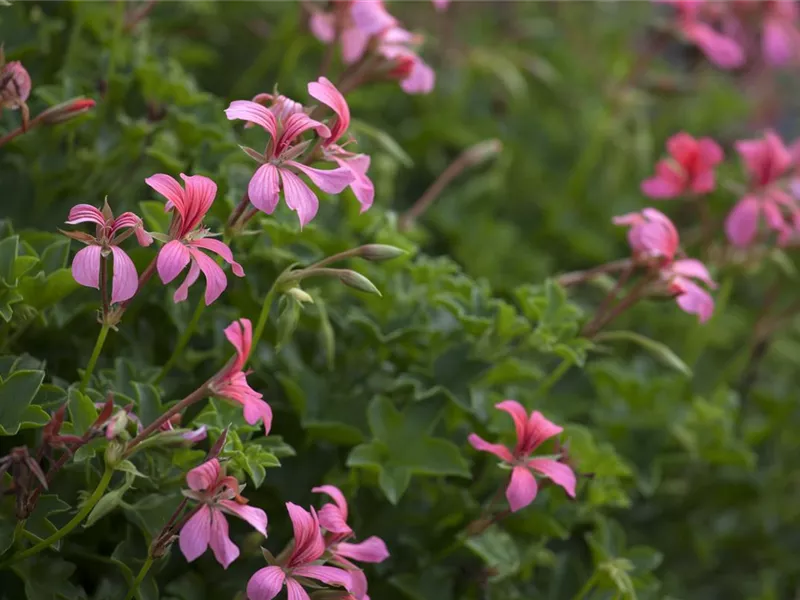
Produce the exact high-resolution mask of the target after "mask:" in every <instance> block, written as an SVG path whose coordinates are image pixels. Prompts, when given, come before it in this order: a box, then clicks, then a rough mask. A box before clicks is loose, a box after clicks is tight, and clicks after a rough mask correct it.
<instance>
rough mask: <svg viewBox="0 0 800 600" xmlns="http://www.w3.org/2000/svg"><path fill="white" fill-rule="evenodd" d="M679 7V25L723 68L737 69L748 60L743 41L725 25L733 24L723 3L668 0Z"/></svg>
mask: <svg viewBox="0 0 800 600" xmlns="http://www.w3.org/2000/svg"><path fill="white" fill-rule="evenodd" d="M667 3H669V4H673V5H674V6H675V7H676V8H677V10H678V29H679V31H680V32H681V33H682V34H683V36H684V37H685V38H686V40H687V41H689V42H692V43H693V44H695V45H696V46H697V47H698V48H700V50H701V51H702V52H703V54H705V56H706V58H708V60H710V61H711V62H712V63H714V64H715V65H717V66H718V67H720V68H722V69H736V68H738V67H741V66H742V65H743V64H744V62H745V53H744V49H743V48H742V45H741V44H740V43H739V42H738V41H737V40H736V39H734V38H733V37H732V36H731V35H728V34H727V33H726V32H725V31H724V30H723V29H724V28H723V27H722V25H724V24H730V23H731V19H730V15H729V14H728V13H727V12H725V11H724V9H723V7H721V6H716V5H714V4H711V3H705V2H703V1H702V0H700V1H698V0H667Z"/></svg>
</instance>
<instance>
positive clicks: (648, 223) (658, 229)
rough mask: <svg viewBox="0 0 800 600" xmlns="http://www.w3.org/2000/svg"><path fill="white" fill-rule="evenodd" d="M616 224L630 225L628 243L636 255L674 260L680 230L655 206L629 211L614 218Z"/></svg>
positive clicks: (644, 257) (645, 257)
mask: <svg viewBox="0 0 800 600" xmlns="http://www.w3.org/2000/svg"><path fill="white" fill-rule="evenodd" d="M612 221H613V223H614V224H615V225H624V226H629V227H630V229H629V230H628V243H629V244H630V246H631V249H632V250H633V253H634V255H635V256H636V257H638V258H640V259H643V260H648V259H650V258H664V259H666V260H672V259H673V258H674V257H675V252H677V250H678V245H679V243H680V240H679V239H678V231H677V230H676V229H675V226H674V225H673V224H672V221H670V220H669V218H668V217H667V215H665V214H664V213H662V212H661V211H659V210H656V209H655V208H645V209H644V210H643V211H642V212H640V213H628V214H626V215H621V216H619V217H614V218H613V219H612Z"/></svg>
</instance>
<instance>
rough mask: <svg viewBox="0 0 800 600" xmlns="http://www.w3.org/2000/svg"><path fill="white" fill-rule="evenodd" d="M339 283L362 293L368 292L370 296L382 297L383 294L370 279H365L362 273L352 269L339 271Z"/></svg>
mask: <svg viewBox="0 0 800 600" xmlns="http://www.w3.org/2000/svg"><path fill="white" fill-rule="evenodd" d="M339 281H341V282H342V283H343V284H345V285H346V286H348V287H351V288H353V289H356V290H358V291H360V292H367V293H368V294H377V295H378V296H381V295H382V294H381V292H380V290H379V289H378V288H376V287H375V284H374V283H372V282H371V281H370V280H369V279H367V278H366V277H364V276H363V275H362V274H361V273H357V272H355V271H351V270H350V269H342V270H340V271H339Z"/></svg>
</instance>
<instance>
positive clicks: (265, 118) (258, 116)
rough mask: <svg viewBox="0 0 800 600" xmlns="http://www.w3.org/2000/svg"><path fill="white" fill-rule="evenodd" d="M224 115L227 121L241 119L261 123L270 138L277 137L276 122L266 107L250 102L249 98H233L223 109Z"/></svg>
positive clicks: (275, 138)
mask: <svg viewBox="0 0 800 600" xmlns="http://www.w3.org/2000/svg"><path fill="white" fill-rule="evenodd" d="M225 115H226V116H227V117H228V120H229V121H234V120H236V119H241V120H242V121H247V122H249V123H255V124H256V125H261V127H263V128H264V129H266V130H267V132H269V134H270V135H271V136H272V139H274V140H277V137H278V133H277V131H278V123H277V121H276V120H275V115H273V114H272V113H271V112H270V111H269V109H268V108H266V107H264V106H261V105H260V104H256V103H255V102H251V101H250V100H234V101H233V102H231V104H230V106H229V107H228V108H226V109H225Z"/></svg>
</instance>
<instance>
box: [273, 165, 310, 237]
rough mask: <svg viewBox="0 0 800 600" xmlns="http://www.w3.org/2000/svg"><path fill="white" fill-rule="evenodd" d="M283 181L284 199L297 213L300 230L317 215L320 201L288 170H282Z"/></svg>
mask: <svg viewBox="0 0 800 600" xmlns="http://www.w3.org/2000/svg"><path fill="white" fill-rule="evenodd" d="M280 173H281V180H282V181H283V197H284V198H285V199H286V205H287V206H288V207H289V208H291V209H292V210H293V211H295V212H296V213H297V217H298V218H299V219H300V228H301V229H302V228H303V227H305V226H306V225H308V224H309V223H310V222H311V220H312V219H313V218H314V217H315V216H316V215H317V210H319V200H318V199H317V196H316V194H314V192H312V191H311V189H310V188H309V187H308V186H307V185H306V184H305V183H303V181H302V180H301V179H300V178H299V177H298V176H297V175H295V174H294V173H292V172H291V171H289V170H288V169H280Z"/></svg>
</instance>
